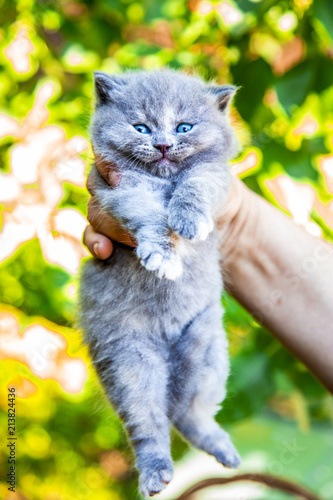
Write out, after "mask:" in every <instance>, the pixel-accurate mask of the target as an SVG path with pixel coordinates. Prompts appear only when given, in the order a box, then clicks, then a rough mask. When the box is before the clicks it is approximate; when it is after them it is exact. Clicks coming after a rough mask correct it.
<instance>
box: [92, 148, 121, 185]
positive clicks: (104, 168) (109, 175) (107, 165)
mask: <svg viewBox="0 0 333 500" xmlns="http://www.w3.org/2000/svg"><path fill="white" fill-rule="evenodd" d="M95 163H96V167H97V168H98V170H99V172H100V174H101V175H102V176H103V177H104V179H105V180H106V181H107V182H108V183H109V184H110V186H112V187H116V186H118V184H119V183H120V178H121V175H120V172H119V169H118V167H117V165H116V164H115V163H114V162H111V161H109V160H108V161H106V160H105V159H104V158H103V157H102V156H100V155H99V154H98V153H95Z"/></svg>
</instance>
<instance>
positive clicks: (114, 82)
mask: <svg viewBox="0 0 333 500" xmlns="http://www.w3.org/2000/svg"><path fill="white" fill-rule="evenodd" d="M94 82H95V91H96V99H97V101H96V105H97V106H100V105H102V104H107V103H110V102H113V101H114V100H115V96H116V94H117V92H119V91H120V90H121V87H122V86H123V85H124V81H123V80H122V79H121V76H118V75H108V74H107V73H103V72H102V71H94Z"/></svg>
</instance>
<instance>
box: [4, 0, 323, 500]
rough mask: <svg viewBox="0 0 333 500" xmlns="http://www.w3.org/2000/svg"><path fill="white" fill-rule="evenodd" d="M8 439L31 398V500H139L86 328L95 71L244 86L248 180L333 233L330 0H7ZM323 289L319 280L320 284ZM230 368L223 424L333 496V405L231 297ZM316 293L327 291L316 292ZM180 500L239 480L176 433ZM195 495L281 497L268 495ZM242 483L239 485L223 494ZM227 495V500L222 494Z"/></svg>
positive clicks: (288, 473)
mask: <svg viewBox="0 0 333 500" xmlns="http://www.w3.org/2000/svg"><path fill="white" fill-rule="evenodd" d="M0 20H1V22H0V26H1V28H0V44H1V53H0V64H1V73H0V107H1V109H0V151H1V160H0V169H1V170H0V229H1V232H0V302H1V304H0V359H1V361H0V363H1V367H0V369H1V371H0V384H1V387H0V407H1V414H0V440H1V443H2V442H4V441H5V439H6V438H7V420H6V419H7V387H8V386H9V387H11V386H15V387H16V394H17V403H16V404H17V407H16V411H17V414H18V416H17V437H18V441H17V453H18V456H17V492H16V493H15V494H12V493H9V492H8V490H7V487H8V485H7V484H6V478H5V476H6V474H7V473H8V464H7V458H8V451H7V449H6V447H5V446H4V447H2V449H1V453H2V455H1V462H0V467H1V477H2V480H3V481H2V483H0V497H1V498H3V499H8V500H9V499H33V500H60V499H62V500H73V499H74V500H95V499H98V500H134V499H136V498H137V497H138V495H137V489H136V480H137V477H136V473H135V471H134V470H133V457H132V452H131V450H130V448H129V446H128V444H127V439H126V436H125V434H124V431H123V428H122V426H121V423H120V422H119V420H118V418H117V417H116V416H115V415H114V414H113V412H112V410H111V409H110V407H109V406H108V405H107V403H106V401H105V398H104V396H103V393H102V390H101V388H100V386H99V384H98V381H97V379H96V376H95V375H94V373H93V371H92V369H91V366H90V362H89V358H88V356H87V351H86V349H85V348H83V347H81V344H80V336H79V334H78V332H76V331H75V329H74V324H73V323H74V315H75V294H76V286H77V284H76V273H77V270H78V267H79V265H80V262H81V260H82V258H84V257H86V256H87V255H88V254H87V251H86V250H85V249H84V248H83V247H82V245H81V236H82V232H83V229H84V227H85V224H86V221H85V214H86V203H87V199H88V195H87V191H86V189H85V176H86V171H87V169H88V168H89V165H90V164H91V162H92V154H91V150H90V146H89V142H88V126H89V119H90V114H91V109H92V71H93V70H96V69H100V70H104V71H107V72H111V73H114V72H121V71H123V70H124V69H126V68H144V69H153V68H159V67H163V66H165V65H170V66H171V67H173V68H177V69H179V70H181V71H187V72H190V73H191V72H193V71H196V72H198V73H199V74H200V75H201V76H202V77H204V78H205V79H216V80H217V82H219V83H227V82H228V83H235V84H236V85H238V86H240V87H241V89H240V91H239V93H238V96H237V98H236V101H235V107H234V108H233V109H232V112H231V119H232V122H233V123H234V125H235V127H236V130H237V134H238V137H239V140H240V141H241V143H242V145H243V152H242V153H241V155H240V157H239V158H237V159H236V160H235V163H234V165H233V168H234V171H235V173H236V174H237V175H240V176H241V178H243V179H244V181H245V182H246V184H247V185H248V186H249V187H250V188H251V189H253V190H254V191H256V192H257V193H259V194H261V195H262V196H264V197H265V198H267V199H268V200H269V201H270V202H272V203H274V204H276V205H277V206H279V207H280V208H281V209H283V210H285V211H287V212H288V213H290V214H291V216H292V217H293V218H294V220H295V221H296V222H297V223H298V224H300V225H302V226H303V227H304V228H305V229H306V230H307V231H308V232H310V233H311V234H313V235H314V236H316V237H318V238H326V239H328V240H329V241H333V142H332V137H333V87H332V82H333V61H332V59H333V39H332V37H333V8H332V3H331V0H314V1H312V0H290V1H287V0H278V1H271V0H262V1H260V0H253V1H250V0H238V1H234V2H232V1H229V0H228V1H222V2H220V1H214V2H209V1H200V0H189V1H184V0H166V1H158V0H147V1H131V0H122V1H121V0H95V1H93V0H86V1H81V2H80V1H71V0H68V1H61V0H60V1H56V0H44V1H43V0H11V1H7V2H6V1H4V0H0ZM307 279H311V273H309V275H308V278H307ZM223 301H224V304H225V307H226V315H225V325H226V328H227V331H228V335H229V339H230V352H231V356H232V376H231V378H230V383H229V392H228V398H227V401H226V403H225V406H224V408H223V410H222V411H221V412H220V414H219V420H220V422H221V423H222V424H223V425H224V426H225V427H226V428H227V429H228V430H229V431H230V432H231V434H232V436H233V438H234V441H235V444H236V445H237V447H238V448H239V450H240V452H241V455H242V456H243V465H242V467H241V470H242V471H252V472H256V471H258V472H259V471H261V472H267V473H271V474H276V475H279V476H282V477H286V478H289V479H292V480H295V481H296V482H298V483H300V484H302V485H303V486H307V487H309V488H310V489H312V490H313V491H315V492H316V493H317V494H320V495H321V496H322V497H323V498H325V499H330V498H332V497H333V471H332V468H331V466H332V463H333V443H332V432H331V426H332V421H333V403H332V398H331V397H330V396H329V395H328V394H327V393H326V392H325V390H324V389H323V388H322V387H321V386H320V385H319V383H318V382H317V381H316V380H315V379H314V378H313V377H312V376H311V375H310V374H309V373H308V372H307V370H306V369H305V367H304V366H303V365H302V364H301V363H300V362H298V361H297V360H295V359H294V358H293V357H292V356H291V355H290V354H289V353H288V352H287V351H286V350H285V349H284V348H283V347H281V345H280V344H279V343H278V342H277V341H275V339H274V338H273V337H272V336H271V335H270V334H269V333H268V332H267V331H265V330H264V329H263V328H262V327H261V326H260V325H259V324H258V323H256V322H255V321H254V320H253V319H252V318H251V317H250V315H249V314H248V313H247V312H245V311H244V310H242V309H241V308H240V306H239V305H238V304H237V303H236V302H235V301H234V300H233V299H232V298H230V297H228V296H227V295H225V297H224V298H223ZM314 301H315V298H314ZM173 456H174V458H175V460H176V479H175V481H174V483H173V485H170V487H169V489H167V491H166V492H165V493H164V494H163V495H162V496H161V497H160V498H165V499H167V498H169V500H171V499H175V498H176V497H177V495H178V494H180V493H181V491H183V490H184V489H185V488H186V487H187V486H189V485H190V484H192V483H193V482H195V481H197V480H198V479H201V478H203V477H209V476H211V475H222V476H224V475H227V474H230V473H229V472H227V471H226V470H224V469H223V468H222V467H221V466H219V465H218V464H215V462H214V460H213V459H211V458H209V457H206V456H205V455H203V454H201V453H199V452H193V451H191V450H189V448H188V446H187V445H186V444H185V443H184V442H183V441H182V440H181V439H180V438H179V437H178V436H177V435H176V434H175V435H174V436H173ZM233 488H234V489H233V490H232V491H231V490H230V489H229V490H227V489H225V488H223V489H219V490H218V491H217V490H216V491H215V490H214V491H213V490H212V491H210V492H209V493H205V492H203V493H201V494H200V496H199V495H197V496H196V497H195V498H198V499H199V498H200V499H206V500H207V499H208V500H214V499H219V500H221V499H222V498H233V500H246V499H252V498H256V499H259V498H260V499H265V500H267V499H268V498H269V499H283V498H286V496H285V495H283V494H282V493H274V492H272V491H267V490H264V489H262V488H260V487H258V486H253V485H243V486H237V487H236V486H234V487H233ZM227 491H228V493H227ZM223 492H225V493H223Z"/></svg>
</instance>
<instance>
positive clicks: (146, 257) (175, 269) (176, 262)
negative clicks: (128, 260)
mask: <svg viewBox="0 0 333 500" xmlns="http://www.w3.org/2000/svg"><path fill="white" fill-rule="evenodd" d="M136 253H137V256H138V257H139V259H140V262H141V264H142V265H143V266H144V267H145V268H146V269H147V270H148V271H155V273H156V275H157V276H158V277H159V278H160V279H161V278H166V279H169V280H175V279H176V278H178V277H179V276H180V275H181V274H182V271H183V268H182V263H181V260H180V257H179V256H178V255H177V254H176V253H174V252H172V251H170V250H169V251H166V250H165V249H164V248H162V247H161V246H160V245H159V244H157V243H151V242H145V243H141V244H139V246H138V247H137V250H136Z"/></svg>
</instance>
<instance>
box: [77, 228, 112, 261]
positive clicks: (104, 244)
mask: <svg viewBox="0 0 333 500" xmlns="http://www.w3.org/2000/svg"><path fill="white" fill-rule="evenodd" d="M83 243H84V244H85V245H86V247H87V248H88V250H89V252H90V253H91V254H92V255H93V256H94V257H97V258H98V259H101V260H105V259H108V258H109V257H110V255H112V252H113V245H112V241H111V240H110V239H109V238H107V237H106V236H104V235H103V234H101V233H97V232H96V231H95V230H94V228H93V227H92V226H87V227H86V228H85V230H84V233H83Z"/></svg>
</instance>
